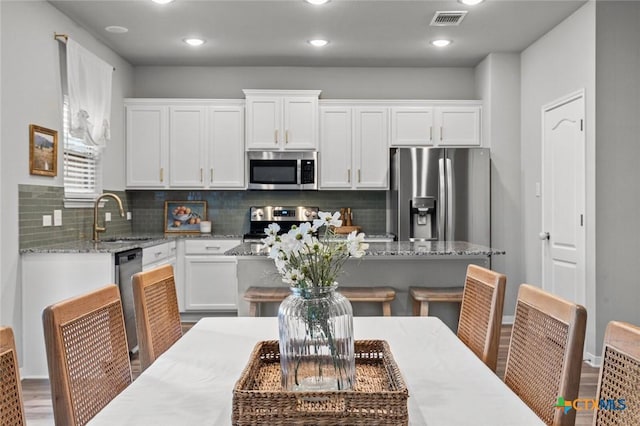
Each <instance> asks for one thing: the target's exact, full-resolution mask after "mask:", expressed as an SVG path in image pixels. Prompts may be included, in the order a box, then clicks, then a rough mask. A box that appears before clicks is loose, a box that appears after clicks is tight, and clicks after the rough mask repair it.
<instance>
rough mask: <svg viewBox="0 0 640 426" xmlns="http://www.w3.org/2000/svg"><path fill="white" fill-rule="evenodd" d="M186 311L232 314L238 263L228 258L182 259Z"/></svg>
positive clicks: (192, 257)
mask: <svg viewBox="0 0 640 426" xmlns="http://www.w3.org/2000/svg"><path fill="white" fill-rule="evenodd" d="M184 269H185V274H184V282H185V302H184V308H185V310H186V311H233V310H236V309H237V308H238V303H237V297H238V278H237V274H236V270H237V262H236V259H235V258H234V257H227V256H185V259H184Z"/></svg>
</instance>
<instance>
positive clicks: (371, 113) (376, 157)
mask: <svg viewBox="0 0 640 426" xmlns="http://www.w3.org/2000/svg"><path fill="white" fill-rule="evenodd" d="M387 111H388V110H387V108H356V109H355V114H356V117H355V141H354V148H355V154H354V155H355V169H356V175H355V187H356V188H374V189H386V188H387V187H388V183H389V134H388V126H387V120H388V113H387Z"/></svg>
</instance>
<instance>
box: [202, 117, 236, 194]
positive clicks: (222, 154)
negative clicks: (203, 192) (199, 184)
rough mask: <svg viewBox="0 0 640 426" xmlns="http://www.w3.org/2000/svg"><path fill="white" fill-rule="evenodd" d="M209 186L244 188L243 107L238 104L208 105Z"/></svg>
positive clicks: (207, 177)
mask: <svg viewBox="0 0 640 426" xmlns="http://www.w3.org/2000/svg"><path fill="white" fill-rule="evenodd" d="M208 151H209V152H208V158H209V169H208V170H207V171H206V174H207V176H206V179H207V185H208V186H209V187H210V188H244V186H245V184H244V167H245V152H244V108H243V107H241V106H229V107H223V106H219V107H211V108H210V109H209V144H208Z"/></svg>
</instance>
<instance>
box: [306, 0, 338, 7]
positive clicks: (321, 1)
mask: <svg viewBox="0 0 640 426" xmlns="http://www.w3.org/2000/svg"><path fill="white" fill-rule="evenodd" d="M304 1H306V2H307V3H309V4H313V5H316V6H319V5H321V4H325V3H329V2H330V1H331V0H304Z"/></svg>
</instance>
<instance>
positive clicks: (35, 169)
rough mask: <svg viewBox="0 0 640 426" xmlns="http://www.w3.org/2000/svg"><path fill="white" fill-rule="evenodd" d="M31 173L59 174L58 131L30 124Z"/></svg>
mask: <svg viewBox="0 0 640 426" xmlns="http://www.w3.org/2000/svg"><path fill="white" fill-rule="evenodd" d="M29 173H31V174H32V175H41V176H56V175H57V174H58V132H57V131H55V130H51V129H47V128H46V127H41V126H36V125H35V124H31V125H29Z"/></svg>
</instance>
